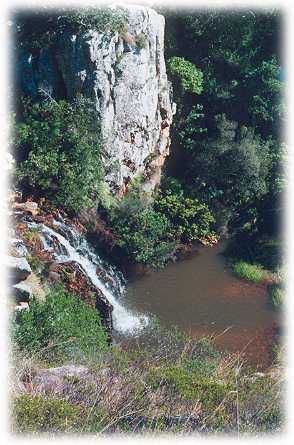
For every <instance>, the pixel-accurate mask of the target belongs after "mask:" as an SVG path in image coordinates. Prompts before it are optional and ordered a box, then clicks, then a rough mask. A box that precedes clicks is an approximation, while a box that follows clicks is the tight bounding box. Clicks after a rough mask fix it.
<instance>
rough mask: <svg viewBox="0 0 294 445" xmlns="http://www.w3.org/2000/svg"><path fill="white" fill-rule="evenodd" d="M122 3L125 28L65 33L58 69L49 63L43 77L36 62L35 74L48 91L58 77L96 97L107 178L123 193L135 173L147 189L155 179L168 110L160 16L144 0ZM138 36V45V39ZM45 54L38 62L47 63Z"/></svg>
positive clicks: (72, 91) (69, 89) (166, 142)
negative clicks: (139, 2) (124, 10)
mask: <svg viewBox="0 0 294 445" xmlns="http://www.w3.org/2000/svg"><path fill="white" fill-rule="evenodd" d="M123 8H124V9H126V11H127V16H128V25H127V32H125V33H118V32H111V31H107V32H105V33H99V32H97V31H96V30H94V29H89V30H88V31H87V32H82V33H79V34H78V35H74V34H71V33H64V34H63V35H62V37H61V39H60V41H59V43H58V46H57V49H56V50H55V51H56V53H55V55H54V57H53V59H54V60H55V63H56V64H57V66H56V69H57V70H58V75H57V74H56V76H55V78H54V76H53V75H52V69H48V70H47V72H48V73H49V74H48V78H46V75H45V73H46V70H44V69H41V67H40V70H39V71H38V75H35V80H36V79H37V81H38V82H37V83H40V82H41V85H48V89H49V90H50V93H52V94H53V95H54V91H57V89H58V87H57V86H56V85H58V79H57V77H58V76H61V78H62V80H61V81H62V84H63V88H65V91H66V96H67V97H68V98H69V99H72V98H74V97H75V96H76V95H77V94H78V93H82V94H83V95H84V96H86V97H89V98H91V99H92V100H93V101H94V103H95V106H96V109H97V111H98V113H99V116H100V120H101V129H102V136H103V139H104V141H105V149H106V153H107V154H108V157H109V165H108V172H107V176H106V180H107V182H108V183H109V185H110V187H111V189H112V190H113V191H115V192H120V193H124V192H125V191H126V189H127V186H128V184H129V182H130V181H131V180H132V179H133V178H134V177H135V176H138V175H143V177H144V181H145V184H144V188H145V190H152V189H153V188H154V187H155V185H156V184H158V182H159V181H160V173H161V168H162V165H163V163H164V160H165V158H166V156H167V155H168V154H169V146H170V139H169V128H170V125H171V122H172V114H173V111H172V105H171V100H170V85H169V82H168V80H167V75H166V67H165V60H164V26H165V23H164V17H163V16H161V15H159V14H157V13H156V12H155V11H154V10H152V9H150V8H147V7H144V6H135V5H128V6H127V5H125V6H123ZM138 37H139V40H141V42H142V41H143V45H142V44H141V45H140V44H138V43H137V42H138ZM136 41H137V42H136ZM142 46H143V47H142ZM47 53H48V51H47ZM43 59H44V58H43ZM43 59H42V58H40V59H39V60H41V61H42V63H43V65H44V66H45V65H46V64H45V62H44V60H43ZM47 62H48V63H49V59H48V60H47ZM48 63H47V64H48ZM49 65H50V63H49ZM44 76H45V77H44ZM52 79H55V80H54V81H53V80H52ZM59 83H60V82H59ZM36 86H37V85H36Z"/></svg>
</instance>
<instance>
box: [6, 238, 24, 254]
mask: <svg viewBox="0 0 294 445" xmlns="http://www.w3.org/2000/svg"><path fill="white" fill-rule="evenodd" d="M9 252H12V256H15V257H25V256H27V255H28V249H27V248H26V246H25V244H24V242H23V240H21V239H18V238H11V239H10V240H9Z"/></svg>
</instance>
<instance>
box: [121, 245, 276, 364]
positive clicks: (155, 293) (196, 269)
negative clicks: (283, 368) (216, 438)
mask: <svg viewBox="0 0 294 445" xmlns="http://www.w3.org/2000/svg"><path fill="white" fill-rule="evenodd" d="M225 246H226V243H225V242H221V243H219V244H218V245H217V246H215V247H201V248H200V249H199V251H198V252H197V253H196V254H195V255H193V256H192V257H191V258H189V259H186V260H184V261H180V262H178V263H175V264H171V265H169V266H168V267H166V268H165V269H163V270H160V271H157V272H151V273H149V274H148V275H146V276H143V277H140V278H137V279H135V280H133V281H132V282H130V283H129V285H128V288H127V292H126V294H125V297H124V299H125V301H124V304H125V305H126V306H127V307H129V308H130V309H131V310H133V311H136V312H139V313H144V314H147V315H155V316H157V317H158V318H159V320H160V321H161V322H162V323H163V324H164V325H167V326H168V325H176V326H178V327H179V328H180V329H181V330H183V331H184V332H186V333H188V334H190V335H191V336H192V337H195V338H198V337H202V336H204V335H214V336H216V344H217V345H218V347H219V348H220V349H225V350H228V351H230V352H236V351H242V350H244V351H245V352H246V356H247V359H248V361H249V363H251V364H252V365H254V366H256V367H257V368H260V369H263V368H265V367H267V366H269V365H270V362H271V358H272V345H273V341H274V338H276V336H277V333H278V331H279V327H280V320H279V317H278V314H277V312H276V311H274V310H273V309H272V308H271V306H270V304H269V301H268V295H267V291H266V287H265V286H264V285H260V284H259V285H256V284H252V283H247V282H245V281H243V280H239V279H237V278H236V277H235V276H234V275H233V274H232V272H231V271H230V269H229V267H228V266H227V265H226V262H225V258H224V257H223V255H222V252H223V251H224V249H225Z"/></svg>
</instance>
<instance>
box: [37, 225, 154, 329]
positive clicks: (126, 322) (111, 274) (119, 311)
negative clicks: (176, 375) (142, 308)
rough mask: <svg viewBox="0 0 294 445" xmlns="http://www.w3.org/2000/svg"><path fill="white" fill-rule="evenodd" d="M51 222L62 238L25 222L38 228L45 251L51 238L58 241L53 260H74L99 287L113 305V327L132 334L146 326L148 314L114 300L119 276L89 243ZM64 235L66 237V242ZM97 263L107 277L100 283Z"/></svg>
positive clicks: (119, 292)
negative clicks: (136, 311)
mask: <svg viewBox="0 0 294 445" xmlns="http://www.w3.org/2000/svg"><path fill="white" fill-rule="evenodd" d="M54 225H56V226H58V227H59V229H60V231H61V232H62V233H64V235H65V236H66V238H65V236H63V235H61V234H60V233H58V232H56V231H55V230H53V229H52V228H50V227H48V226H46V225H44V224H40V225H38V224H36V223H30V224H29V226H30V227H38V228H39V230H40V231H41V232H42V236H41V239H42V241H43V246H44V249H45V250H51V249H52V246H53V245H54V243H53V240H54V238H55V239H57V240H58V242H59V245H60V246H59V247H60V252H57V251H56V249H55V250H54V251H53V252H52V253H53V255H54V258H55V259H56V261H57V262H59V263H63V262H67V261H75V262H76V263H78V264H79V265H80V266H81V267H82V269H83V270H84V272H85V273H86V275H87V276H88V277H89V279H90V280H91V282H92V283H93V284H94V286H96V287H97V288H98V289H100V290H101V292H102V293H103V295H104V296H105V297H106V298H107V300H108V301H109V303H110V304H112V306H113V313H112V316H113V326H114V329H116V330H117V331H120V332H123V333H133V332H135V331H138V330H140V329H142V328H143V327H144V326H146V325H147V323H148V317H146V316H145V315H141V316H140V315H137V314H134V313H131V312H130V311H128V310H127V309H126V308H124V307H123V306H122V305H121V303H120V302H119V301H118V299H119V297H121V296H122V295H123V293H124V291H125V288H124V285H123V283H122V277H120V276H119V273H118V272H117V271H115V270H114V269H113V268H112V267H111V266H109V265H107V264H106V263H105V262H103V261H102V260H101V258H100V257H99V256H98V255H97V254H96V252H95V251H94V250H93V249H92V248H91V247H90V246H89V244H88V243H87V241H86V240H85V238H83V237H82V236H81V235H80V234H79V233H77V232H75V230H74V229H72V228H71V227H69V226H68V225H67V224H65V223H63V222H62V223H61V222H59V221H54ZM67 238H69V239H70V241H69V239H67ZM97 266H100V267H101V268H103V270H104V272H105V274H106V277H107V278H109V280H107V281H108V282H106V281H105V282H103V280H102V279H101V278H100V277H98V276H97V273H96V269H97ZM111 283H112V284H111Z"/></svg>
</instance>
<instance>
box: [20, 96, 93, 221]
mask: <svg viewBox="0 0 294 445" xmlns="http://www.w3.org/2000/svg"><path fill="white" fill-rule="evenodd" d="M23 106H24V110H23V119H22V122H21V123H19V124H18V125H17V126H16V132H15V138H14V139H15V146H16V149H17V152H18V153H17V155H18V156H19V157H21V158H23V161H22V162H21V163H20V165H19V167H18V169H17V176H18V178H19V180H20V181H21V182H22V184H23V185H24V186H27V187H29V188H31V189H32V190H33V191H36V192H38V193H39V192H40V191H41V193H43V194H45V195H46V196H48V197H49V198H50V199H51V200H52V202H53V203H54V204H56V205H58V206H62V207H64V208H66V209H67V210H70V211H74V212H77V211H79V210H81V209H82V208H85V207H88V206H91V205H93V203H94V202H95V201H97V200H98V186H99V183H100V180H101V177H102V168H101V151H102V149H101V139H100V133H99V128H97V122H98V120H97V115H96V113H95V111H94V109H93V107H92V103H91V102H90V101H89V100H86V99H83V98H79V99H78V100H76V101H75V102H74V103H73V104H70V103H68V102H66V101H64V100H60V101H59V102H56V101H54V100H49V101H46V102H42V103H35V104H33V103H31V102H30V101H24V103H23Z"/></svg>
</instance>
